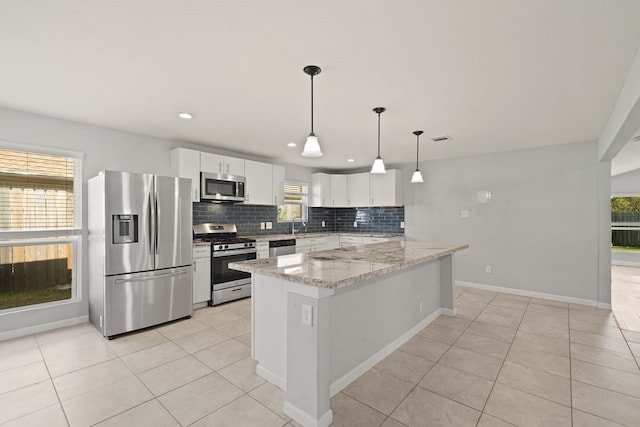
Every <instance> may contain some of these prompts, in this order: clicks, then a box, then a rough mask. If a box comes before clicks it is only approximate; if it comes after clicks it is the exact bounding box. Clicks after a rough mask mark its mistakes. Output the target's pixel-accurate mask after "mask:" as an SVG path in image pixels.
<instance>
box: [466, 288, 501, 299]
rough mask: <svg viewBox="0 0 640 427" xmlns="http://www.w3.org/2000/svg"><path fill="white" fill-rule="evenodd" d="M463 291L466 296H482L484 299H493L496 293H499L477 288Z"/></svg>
mask: <svg viewBox="0 0 640 427" xmlns="http://www.w3.org/2000/svg"><path fill="white" fill-rule="evenodd" d="M465 293H466V294H467V296H469V295H473V296H475V297H477V298H484V299H493V298H495V297H496V296H497V295H499V293H498V292H495V291H489V290H487V289H478V288H469V289H467V292H465Z"/></svg>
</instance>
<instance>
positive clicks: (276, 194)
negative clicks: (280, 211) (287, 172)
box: [272, 165, 284, 206]
mask: <svg viewBox="0 0 640 427" xmlns="http://www.w3.org/2000/svg"><path fill="white" fill-rule="evenodd" d="M272 166H273V169H272V170H273V185H272V187H273V189H272V191H273V203H272V204H274V205H276V206H280V205H283V204H284V166H278V165H272Z"/></svg>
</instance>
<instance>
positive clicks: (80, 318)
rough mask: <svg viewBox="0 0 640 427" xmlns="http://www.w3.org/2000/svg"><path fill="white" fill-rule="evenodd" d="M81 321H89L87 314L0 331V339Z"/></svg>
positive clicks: (30, 333) (57, 327)
mask: <svg viewBox="0 0 640 427" xmlns="http://www.w3.org/2000/svg"><path fill="white" fill-rule="evenodd" d="M81 323H89V316H88V315H85V316H78V317H72V318H70V319H64V320H58V321H56V322H49V323H44V324H42V325H35V326H29V327H26V328H20V329H14V330H12V331H6V332H0V341H5V340H10V339H13V338H20V337H24V336H27V335H33V334H39V333H42V332H47V331H51V330H53V329H59V328H64V327H66V326H74V325H79V324H81Z"/></svg>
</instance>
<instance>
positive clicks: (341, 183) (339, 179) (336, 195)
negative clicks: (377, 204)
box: [327, 175, 368, 208]
mask: <svg viewBox="0 0 640 427" xmlns="http://www.w3.org/2000/svg"><path fill="white" fill-rule="evenodd" d="M330 181H331V203H330V204H328V205H327V206H333V207H336V208H345V207H349V197H348V194H347V175H331V179H330ZM367 193H368V190H367ZM367 196H368V195H367Z"/></svg>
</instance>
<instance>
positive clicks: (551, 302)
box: [529, 298, 569, 308]
mask: <svg viewBox="0 0 640 427" xmlns="http://www.w3.org/2000/svg"><path fill="white" fill-rule="evenodd" d="M529 302H531V303H534V304H538V305H545V306H547V307H556V308H569V303H566V302H564V301H555V300H552V299H546V298H531V299H530V300H529Z"/></svg>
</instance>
